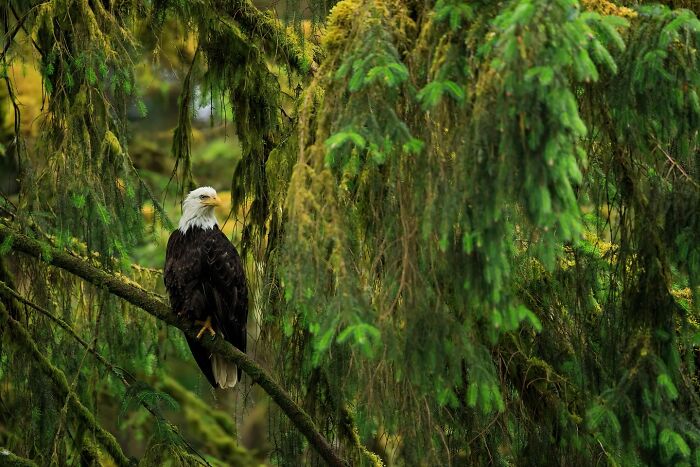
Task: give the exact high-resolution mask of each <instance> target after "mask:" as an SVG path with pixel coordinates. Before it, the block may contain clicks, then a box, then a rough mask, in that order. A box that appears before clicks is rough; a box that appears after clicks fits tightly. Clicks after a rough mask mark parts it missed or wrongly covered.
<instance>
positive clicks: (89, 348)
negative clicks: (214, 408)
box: [0, 280, 210, 465]
mask: <svg viewBox="0 0 700 467" xmlns="http://www.w3.org/2000/svg"><path fill="white" fill-rule="evenodd" d="M0 296H4V297H6V298H7V299H9V300H11V299H16V300H18V301H19V302H21V303H23V304H25V305H27V306H29V307H31V308H33V309H34V310H36V311H38V312H39V313H41V314H42V315H44V316H46V317H47V318H49V319H50V320H51V321H53V322H54V323H56V324H57V325H58V326H59V327H61V328H62V329H63V330H64V331H66V332H67V333H68V334H69V335H70V336H71V337H72V338H73V339H75V340H76V341H77V342H78V343H79V344H80V346H81V347H82V348H84V349H85V351H86V352H88V353H91V354H92V355H93V356H94V357H95V359H96V360H97V361H98V362H100V363H101V364H102V366H104V367H105V368H106V369H107V370H109V372H110V373H112V374H113V375H114V376H116V377H117V378H118V379H119V381H121V382H122V384H123V385H124V386H125V387H127V388H128V387H129V386H131V385H132V384H134V383H135V382H136V381H137V380H136V377H135V376H134V375H132V374H131V373H130V372H129V371H127V370H125V369H124V368H122V367H119V366H117V365H114V364H113V363H112V362H110V361H109V360H107V359H106V358H105V357H103V356H102V354H100V353H99V352H98V351H97V350H96V349H95V347H94V346H93V345H90V344H88V343H87V342H86V341H85V340H84V339H83V338H82V337H80V335H79V334H78V333H77V332H76V331H75V330H74V329H73V327H72V326H71V325H70V324H68V323H66V322H65V321H64V320H62V319H61V318H59V317H57V316H54V314H53V313H51V312H50V311H49V310H47V309H46V308H43V307H41V306H39V305H37V304H36V303H34V302H32V301H31V300H28V299H26V298H25V297H23V296H22V295H20V294H19V293H17V291H15V290H13V289H12V288H10V287H9V286H8V285H7V284H5V283H4V282H3V281H2V280H0ZM139 403H140V404H141V405H142V406H143V408H144V409H146V410H147V411H148V412H150V414H151V415H153V417H155V418H156V419H157V420H158V421H160V422H162V423H164V424H166V425H167V426H168V427H169V428H170V429H171V431H172V432H173V433H175V434H176V435H177V436H178V437H179V438H180V440H181V441H182V443H183V444H184V445H185V446H187V448H188V449H190V450H191V451H192V452H193V453H194V454H195V455H197V456H199V458H201V460H200V459H197V460H198V462H199V463H201V464H203V465H210V464H209V463H208V462H207V461H206V459H204V457H203V456H202V455H201V454H200V453H199V452H198V451H197V450H196V449H195V448H194V447H192V445H191V444H190V443H189V442H188V441H187V440H186V439H185V438H184V437H183V436H182V435H181V434H180V432H179V430H178V429H177V426H175V425H174V424H172V423H170V422H169V421H167V420H166V419H165V417H163V415H162V414H161V413H160V412H159V411H158V409H157V407H155V406H153V405H152V404H150V403H149V402H148V401H146V400H139ZM200 403H201V402H200ZM202 405H203V404H202Z"/></svg>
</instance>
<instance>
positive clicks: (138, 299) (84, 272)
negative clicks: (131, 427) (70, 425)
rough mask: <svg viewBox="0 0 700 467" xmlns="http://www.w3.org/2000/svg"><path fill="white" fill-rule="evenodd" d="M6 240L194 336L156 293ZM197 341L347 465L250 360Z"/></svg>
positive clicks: (332, 461) (15, 236)
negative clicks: (244, 376)
mask: <svg viewBox="0 0 700 467" xmlns="http://www.w3.org/2000/svg"><path fill="white" fill-rule="evenodd" d="M8 237H11V245H12V246H11V248H12V249H13V250H16V251H21V252H23V253H25V254H27V255H29V256H33V257H34V258H37V259H40V260H42V261H44V262H46V263H48V264H52V265H54V266H57V267H59V268H61V269H64V270H66V271H68V272H70V273H72V274H74V275H76V276H79V277H81V278H82V279H84V280H86V281H88V282H90V283H92V284H94V285H96V286H98V287H103V288H105V289H106V290H108V291H109V292H110V293H112V294H114V295H116V296H118V297H120V298H122V299H124V300H126V301H127V302H129V303H131V304H132V305H135V306H137V307H139V308H141V309H142V310H144V311H146V312H147V313H149V314H151V315H153V316H155V317H156V318H158V319H160V320H161V321H164V322H166V323H167V324H170V325H171V326H174V327H176V328H178V329H180V330H182V331H183V332H184V333H185V335H187V336H189V337H192V338H194V337H196V335H197V329H196V327H195V326H193V323H190V322H187V321H186V320H184V319H179V318H178V317H177V316H176V315H175V314H174V313H171V311H170V307H169V306H168V305H166V304H165V303H164V302H163V301H161V300H160V299H159V298H158V297H157V296H156V295H155V294H153V293H151V292H149V291H147V290H145V289H143V288H141V287H140V286H138V285H137V284H136V283H133V282H128V281H127V280H125V279H124V278H120V277H119V276H118V275H116V274H112V273H109V272H106V271H104V270H102V269H100V267H99V266H98V265H96V264H93V263H91V262H89V261H88V260H85V259H82V258H79V257H76V256H73V255H71V254H69V253H67V252H65V251H62V250H59V249H56V248H53V247H52V246H50V245H48V244H46V243H41V242H39V241H37V240H34V239H32V238H30V237H28V236H26V235H24V234H21V233H19V232H16V231H15V230H13V229H11V228H9V227H7V226H5V225H2V224H0V242H3V241H5V239H6V238H8ZM200 342H201V344H202V345H203V346H204V347H205V348H206V349H207V350H209V351H210V352H212V353H216V354H218V355H221V356H223V357H224V358H226V359H227V360H228V361H230V362H232V363H235V364H236V365H238V367H239V368H240V369H241V370H242V371H243V372H245V373H246V374H247V375H248V376H250V377H251V379H252V380H253V382H255V383H257V384H258V385H259V386H260V387H261V388H262V389H263V390H264V391H265V392H266V393H267V394H268V395H269V396H270V397H271V398H272V400H274V401H275V403H277V405H278V406H279V407H280V409H282V411H283V412H284V413H285V414H286V415H287V417H289V419H290V420H291V421H292V423H293V424H294V426H296V428H297V429H298V430H299V431H300V432H301V433H302V434H303V435H304V436H305V437H306V439H307V440H308V441H309V443H310V444H311V446H313V448H314V449H315V450H316V451H317V452H318V453H319V455H320V456H321V457H322V458H323V459H324V460H325V461H326V462H327V463H328V464H329V465H332V466H347V465H349V464H348V462H347V461H345V460H344V459H342V458H341V457H340V456H339V455H338V454H337V453H336V452H335V451H334V450H333V448H332V447H331V445H330V443H329V442H328V440H327V439H326V438H325V437H324V436H323V435H322V434H321V433H320V432H319V431H318V429H317V428H316V425H315V424H314V422H313V420H312V419H311V417H309V415H308V414H307V413H306V412H305V411H304V410H303V409H302V408H301V407H299V405H297V404H296V403H295V402H294V401H293V400H292V398H291V397H290V396H289V394H288V393H287V392H286V391H285V390H284V389H283V388H282V387H281V386H280V385H279V384H278V383H276V382H275V381H274V380H273V378H272V376H271V375H270V374H269V373H268V372H267V371H266V370H265V369H263V368H262V367H261V366H259V365H258V364H257V363H256V362H255V361H253V359H251V358H250V357H248V356H247V355H246V354H244V353H243V352H241V351H240V350H238V349H237V348H236V347H234V346H233V345H231V344H230V343H229V342H226V341H225V340H223V339H221V338H220V337H219V336H218V335H217V336H216V337H214V338H208V337H207V338H204V339H201V340H200Z"/></svg>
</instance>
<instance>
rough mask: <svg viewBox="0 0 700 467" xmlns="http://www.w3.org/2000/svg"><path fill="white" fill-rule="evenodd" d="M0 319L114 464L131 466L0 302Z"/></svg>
mask: <svg viewBox="0 0 700 467" xmlns="http://www.w3.org/2000/svg"><path fill="white" fill-rule="evenodd" d="M0 317H1V318H2V321H3V322H5V323H7V327H8V329H9V331H10V333H11V334H12V336H13V337H14V339H13V341H14V342H16V343H17V344H19V345H21V346H22V347H23V348H24V349H25V350H27V351H28V352H29V353H30V354H31V355H32V356H33V357H34V359H35V360H36V361H37V362H38V363H39V364H40V366H41V369H42V370H43V372H44V373H46V375H47V376H48V377H49V378H50V379H51V381H52V382H53V384H54V386H55V387H56V389H57V390H58V392H59V394H60V397H65V398H67V400H68V401H69V405H70V407H71V409H72V410H73V411H74V412H75V414H76V415H77V417H78V418H79V419H80V420H81V421H82V422H83V423H85V424H86V425H88V426H89V427H90V431H92V432H93V433H95V437H96V438H97V440H98V441H99V443H100V444H101V445H102V446H103V447H104V448H105V449H106V451H107V452H108V453H109V455H110V456H111V457H112V459H114V462H115V463H116V464H117V465H120V466H122V465H123V466H128V465H131V461H130V460H129V458H128V457H126V456H125V455H124V453H123V452H122V448H121V446H120V445H119V443H118V442H117V440H116V439H115V438H114V436H113V435H112V434H111V433H110V432H108V431H107V430H105V429H104V428H102V427H101V426H100V425H99V424H98V423H97V420H95V416H94V415H93V414H92V413H91V412H90V410H88V408H87V407H85V406H84V405H83V404H82V403H81V402H80V400H78V397H77V395H76V394H75V393H74V392H72V391H71V388H70V386H69V385H68V380H67V379H66V375H65V374H64V373H63V371H61V370H60V369H59V368H56V367H55V366H53V365H52V364H51V362H50V361H49V360H48V359H47V358H46V356H45V355H44V354H43V353H42V352H41V350H39V348H38V347H37V345H36V342H34V339H32V336H30V335H29V333H28V332H27V330H26V329H25V328H24V326H22V324H21V323H20V322H19V321H17V320H15V319H13V318H12V317H11V316H10V314H9V313H8V312H7V309H6V308H5V305H3V304H2V302H0Z"/></svg>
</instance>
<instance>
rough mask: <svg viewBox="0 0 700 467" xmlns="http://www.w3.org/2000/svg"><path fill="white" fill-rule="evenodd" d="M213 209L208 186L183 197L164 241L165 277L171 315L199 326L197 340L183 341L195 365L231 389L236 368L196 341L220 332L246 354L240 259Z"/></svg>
mask: <svg viewBox="0 0 700 467" xmlns="http://www.w3.org/2000/svg"><path fill="white" fill-rule="evenodd" d="M218 205H220V200H219V198H218V197H217V196H216V190H214V189H213V188H211V187H202V188H197V189H196V190H193V191H191V192H190V193H189V194H188V195H187V197H186V198H185V200H184V201H183V202H182V218H180V223H179V226H178V229H177V230H175V231H174V232H173V233H172V234H171V235H170V239H169V240H168V247H167V250H166V253H165V271H164V279H165V287H166V289H167V290H168V295H169V296H170V306H171V308H172V310H173V312H174V313H177V314H178V315H179V316H185V317H187V318H189V319H191V320H193V321H194V322H195V323H196V324H199V325H201V326H202V328H201V330H200V331H199V333H198V334H197V338H196V339H192V338H189V337H188V338H187V343H188V344H189V346H190V350H191V351H192V355H193V356H194V359H195V360H196V362H197V365H199V368H200V369H201V370H202V372H203V373H204V376H206V378H207V380H209V383H211V385H212V386H213V387H217V386H218V387H221V388H232V387H234V386H235V385H236V383H237V382H238V380H239V379H240V377H241V370H240V369H239V368H238V367H237V366H236V365H235V364H232V363H230V362H227V361H226V360H224V359H223V358H221V357H219V356H218V355H212V354H210V352H209V351H208V350H206V349H205V348H204V346H202V344H201V343H200V339H201V337H202V335H203V334H204V333H205V332H207V333H209V334H211V335H212V336H214V335H216V334H219V335H220V337H223V338H224V339H225V340H227V341H228V342H230V343H231V344H233V345H235V346H236V347H237V348H238V349H239V350H241V351H242V352H245V351H246V320H247V318H248V289H247V287H246V279H245V274H244V272H243V264H242V262H241V258H240V256H239V255H238V252H237V251H236V248H235V247H234V246H233V245H232V244H231V242H230V241H229V240H228V239H227V238H226V236H225V235H224V234H223V233H222V232H221V230H219V226H218V224H217V222H216V217H215V216H214V207H215V206H218Z"/></svg>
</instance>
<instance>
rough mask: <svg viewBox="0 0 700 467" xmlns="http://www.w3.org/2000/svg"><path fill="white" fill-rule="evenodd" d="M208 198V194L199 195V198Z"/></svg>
mask: <svg viewBox="0 0 700 467" xmlns="http://www.w3.org/2000/svg"><path fill="white" fill-rule="evenodd" d="M208 198H209V196H207V195H199V199H208Z"/></svg>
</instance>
